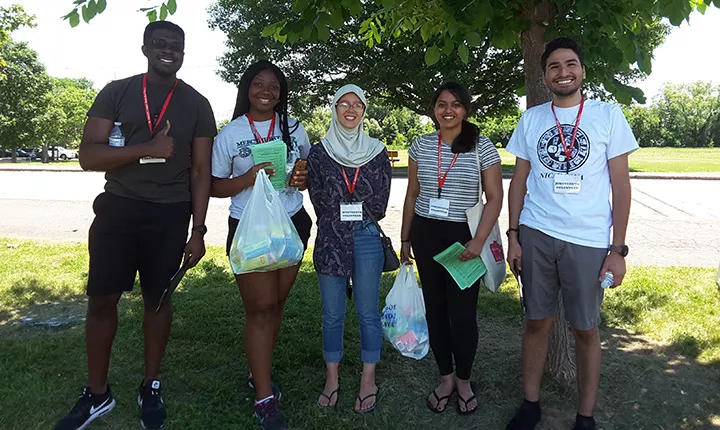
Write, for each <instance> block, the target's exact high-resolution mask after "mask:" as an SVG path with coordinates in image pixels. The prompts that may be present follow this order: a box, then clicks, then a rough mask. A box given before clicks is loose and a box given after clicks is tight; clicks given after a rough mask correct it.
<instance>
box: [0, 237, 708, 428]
mask: <svg viewBox="0 0 720 430" xmlns="http://www.w3.org/2000/svg"><path fill="white" fill-rule="evenodd" d="M9 244H12V246H8V245H9ZM16 245H17V246H16ZM307 255H310V253H308V254H307ZM87 262H88V258H87V255H86V246H85V245H82V244H81V245H74V244H40V243H34V242H26V241H16V240H8V239H0V369H2V372H0V381H2V383H1V384H0V399H2V401H0V428H2V429H48V428H51V427H52V426H53V425H54V422H55V421H56V420H57V419H59V418H60V417H61V416H62V415H63V414H64V413H66V412H67V411H68V410H69V409H70V407H71V406H72V405H73V404H74V402H75V400H76V396H77V394H78V392H79V391H78V390H79V388H80V387H81V386H82V384H84V383H85V380H86V366H85V352H84V351H85V346H84V334H83V325H82V324H75V325H71V326H69V327H61V328H44V327H33V326H29V325H25V324H22V323H20V321H19V319H20V318H21V317H26V316H29V315H35V316H36V318H44V317H48V316H50V315H55V316H57V315H65V316H68V315H69V316H75V315H82V313H83V311H84V305H85V298H84V296H83V288H84V284H85V281H86V276H87ZM713 277H714V271H713V270H712V269H690V268H655V267H632V268H630V273H629V275H628V277H627V278H626V284H625V285H623V286H622V287H621V288H619V289H615V290H611V291H609V292H608V293H607V294H606V301H605V305H604V308H603V325H602V328H601V333H602V339H603V349H604V361H603V373H602V379H601V389H600V392H599V398H598V409H597V413H596V418H597V419H598V421H599V424H600V428H603V429H606V430H608V429H623V430H626V429H700V428H713V427H715V426H720V393H719V392H718V390H717V387H718V383H720V376H719V375H720V310H719V309H720V293H719V292H718V290H717V288H716V287H715V285H714V283H713ZM392 281H393V278H392V276H391V275H384V277H383V297H384V295H385V294H386V293H387V291H388V290H389V288H390V287H391V284H392ZM53 303H56V304H53ZM478 307H479V314H478V315H479V318H478V319H479V321H478V323H479V327H480V344H479V348H478V354H477V358H476V361H475V369H474V376H473V377H474V379H475V380H476V381H477V395H478V398H479V399H480V409H479V411H478V412H477V413H476V414H475V415H473V416H470V417H460V416H458V415H457V413H456V412H455V411H454V404H455V401H453V402H451V404H450V405H451V406H452V407H453V408H451V409H449V410H448V411H447V412H446V413H444V414H440V415H436V414H433V413H431V412H430V411H428V410H427V409H426V407H425V397H426V396H427V394H428V393H429V392H430V390H432V388H433V387H434V386H435V384H436V382H437V371H436V367H435V365H434V360H433V359H432V356H431V355H430V356H428V357H426V358H425V359H423V360H420V361H414V360H411V359H406V358H403V357H401V356H400V355H399V354H397V353H395V352H394V350H392V349H390V348H389V347H388V345H387V343H385V345H384V351H383V360H382V362H381V363H380V365H379V367H378V375H377V377H378V385H379V387H380V397H379V403H378V410H377V411H376V412H375V413H373V414H368V415H358V414H355V413H354V412H353V411H352V406H353V404H354V397H355V394H356V392H357V389H358V385H359V371H360V368H361V363H360V360H359V332H358V325H357V319H356V318H355V316H354V310H353V306H352V304H348V314H349V317H348V320H347V324H346V327H347V330H346V342H345V352H346V356H345V359H344V361H343V364H342V366H341V367H340V372H341V384H342V390H341V394H340V406H339V408H337V409H335V410H320V409H318V408H317V407H316V406H315V401H316V399H317V395H318V393H319V390H320V389H321V388H322V386H323V376H324V375H323V368H324V365H323V361H322V353H321V337H320V323H321V321H320V299H319V294H318V286H317V280H316V277H315V274H314V272H313V270H312V264H311V262H310V260H309V258H307V259H306V260H305V262H304V263H303V267H302V270H301V273H300V275H299V277H298V280H297V282H296V285H295V287H294V288H293V290H292V293H291V296H290V298H289V300H288V305H287V309H286V315H285V320H284V325H283V329H282V333H281V335H280V341H279V344H278V347H277V349H276V351H275V370H274V372H275V373H274V379H275V381H276V382H277V383H278V385H279V386H280V388H281V390H282V391H283V399H282V400H281V402H280V403H281V407H282V410H283V411H284V413H285V414H286V416H287V417H288V419H289V421H290V423H291V425H292V426H293V428H295V429H367V428H370V429H408V428H413V429H439V428H444V429H467V428H472V429H500V428H503V427H504V425H505V423H506V421H507V420H508V419H509V417H510V416H511V415H512V414H513V411H514V409H515V407H516V406H517V405H518V403H519V401H520V400H521V398H522V391H521V385H520V336H521V327H522V316H521V314H520V310H519V304H518V300H517V294H516V285H515V283H514V281H511V280H508V282H506V284H505V285H504V286H503V287H502V289H501V290H500V291H499V292H498V293H496V294H491V293H489V292H487V291H485V290H483V291H482V293H481V296H480V300H479V304H478ZM242 309H243V308H242V303H241V299H240V294H239V293H238V291H237V287H236V286H235V284H234V281H233V278H232V275H231V273H230V271H229V268H228V263H227V260H226V259H225V257H224V255H223V252H222V249H220V248H217V247H215V248H211V249H210V250H209V254H208V256H207V257H206V258H205V259H204V260H203V262H202V263H201V264H200V265H199V266H198V267H197V268H195V269H193V270H192V271H191V272H190V273H188V275H187V277H186V279H185V280H184V281H183V284H182V285H181V286H180V289H179V290H178V291H177V293H176V295H175V324H174V326H173V333H172V336H171V341H170V344H169V346H168V349H167V355H166V358H165V362H164V369H163V381H164V383H165V401H166V402H167V404H168V412H169V418H168V422H167V424H166V428H168V429H226V428H235V429H252V428H258V426H257V423H256V421H255V419H254V418H253V417H252V408H251V399H252V396H253V393H252V392H251V391H250V390H249V388H248V387H247V384H246V376H247V362H246V357H245V353H244V345H243V329H244V313H243V310H242ZM141 318H142V302H141V298H140V295H139V294H138V292H137V291H136V292H134V293H132V294H128V295H126V297H124V298H123V300H122V301H121V305H120V310H119V319H120V328H119V330H118V334H117V337H116V340H115V345H114V349H113V359H112V362H111V370H110V381H111V383H112V384H113V391H114V392H115V396H116V400H117V401H118V405H117V407H116V409H115V410H114V411H113V412H112V413H111V414H110V415H108V416H107V417H104V418H102V419H100V420H98V421H96V422H95V423H93V425H92V426H91V427H90V428H93V429H136V428H139V426H138V411H137V406H136V404H135V402H134V400H135V396H136V391H135V390H136V388H137V385H138V384H139V382H140V379H141V377H142V374H143V360H142V325H141ZM576 402H577V396H576V392H575V388H574V387H571V388H569V389H566V388H562V387H560V386H558V385H556V384H555V383H553V382H551V381H546V382H545V384H544V387H543V422H542V424H541V425H540V426H539V427H538V428H539V429H562V428H566V429H567V428H570V427H571V425H572V421H573V419H574V415H575V409H574V408H575V406H574V405H575V404H576Z"/></svg>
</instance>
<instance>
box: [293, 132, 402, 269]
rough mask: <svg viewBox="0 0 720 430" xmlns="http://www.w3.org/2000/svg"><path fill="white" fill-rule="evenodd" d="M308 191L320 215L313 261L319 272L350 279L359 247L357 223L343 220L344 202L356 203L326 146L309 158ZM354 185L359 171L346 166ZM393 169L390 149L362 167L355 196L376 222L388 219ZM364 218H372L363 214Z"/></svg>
mask: <svg viewBox="0 0 720 430" xmlns="http://www.w3.org/2000/svg"><path fill="white" fill-rule="evenodd" d="M307 168H308V180H307V183H308V192H309V194H310V200H311V201H312V204H313V207H314V208H315V215H316V216H317V227H318V231H317V239H315V251H314V254H313V260H314V262H315V270H316V271H317V272H318V273H322V274H325V275H331V276H350V275H351V274H352V270H353V249H354V247H355V246H354V245H355V240H354V235H353V227H354V224H355V222H353V221H340V203H350V202H354V201H356V200H355V198H353V196H351V195H350V193H349V192H348V188H347V185H346V184H345V179H344V177H343V174H342V170H341V166H340V165H339V164H338V163H336V162H335V161H334V160H333V159H332V158H330V156H329V155H328V153H327V151H326V150H325V147H323V145H322V144H320V145H313V147H312V148H311V149H310V155H309V156H308V166H307ZM345 172H346V174H347V176H348V179H349V181H350V183H351V184H352V181H353V178H354V177H355V169H353V168H350V167H345ZM391 178H392V168H391V167H390V159H389V158H388V153H387V151H386V150H384V151H383V152H381V153H379V154H378V155H376V156H375V158H373V159H372V160H370V161H369V162H368V163H366V164H365V165H364V166H362V167H360V173H359V174H358V179H357V185H356V187H355V194H356V195H357V196H358V200H359V201H362V202H363V206H364V208H365V210H367V211H368V212H370V213H371V214H372V216H373V217H375V220H376V221H380V220H381V219H382V218H384V217H385V210H386V209H387V204H388V200H389V198H390V180H391ZM363 219H369V218H368V217H367V214H365V213H363Z"/></svg>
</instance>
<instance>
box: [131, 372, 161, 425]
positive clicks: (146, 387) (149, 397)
mask: <svg viewBox="0 0 720 430" xmlns="http://www.w3.org/2000/svg"><path fill="white" fill-rule="evenodd" d="M137 401H138V405H140V424H142V426H143V428H144V429H148V430H150V429H152V430H154V429H161V428H163V425H165V417H167V410H166V409H165V403H163V399H162V394H161V392H160V381H158V380H157V379H152V380H150V381H147V382H141V383H140V394H138V400H137Z"/></svg>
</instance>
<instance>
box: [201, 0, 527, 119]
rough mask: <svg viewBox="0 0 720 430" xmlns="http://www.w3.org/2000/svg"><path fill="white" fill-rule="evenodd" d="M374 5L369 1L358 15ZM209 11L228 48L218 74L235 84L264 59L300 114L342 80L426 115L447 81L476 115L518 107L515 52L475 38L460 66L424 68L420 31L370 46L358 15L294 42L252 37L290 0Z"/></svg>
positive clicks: (259, 0) (245, 0)
mask: <svg viewBox="0 0 720 430" xmlns="http://www.w3.org/2000/svg"><path fill="white" fill-rule="evenodd" d="M377 10H379V9H378V8H377V7H374V6H373V5H372V4H368V7H367V8H366V10H365V12H364V15H363V17H370V16H372V14H373V13H374V12H376V11H377ZM210 15H211V19H210V23H211V25H212V26H213V27H214V28H217V29H220V30H222V31H223V32H225V33H226V34H227V36H228V42H227V45H228V47H229V51H228V52H227V53H226V54H225V55H224V56H223V58H222V59H221V60H220V64H221V67H222V69H221V75H222V77H223V79H224V80H226V81H228V82H233V83H237V82H238V81H239V79H240V76H241V75H242V73H243V71H244V70H245V68H247V66H248V65H250V64H251V63H252V62H254V61H256V60H258V59H270V60H271V61H273V62H275V63H276V64H278V65H279V66H280V67H281V68H282V69H283V71H284V72H285V73H286V75H287V76H288V79H289V80H290V82H291V89H292V90H293V92H294V94H293V97H291V99H290V101H291V103H292V105H293V110H294V111H295V112H296V113H299V114H300V115H301V116H302V115H304V114H307V113H308V111H309V110H312V109H313V108H314V107H316V106H326V105H327V103H328V101H329V100H328V96H330V95H332V94H333V93H334V92H335V91H336V90H337V89H338V88H339V87H340V86H341V85H343V84H344V83H348V82H352V83H355V84H357V85H359V86H360V87H362V88H363V89H364V90H366V91H367V92H369V93H370V95H371V97H372V98H373V99H374V100H375V101H378V102H382V103H383V104H385V105H387V106H389V107H391V108H400V107H406V108H408V109H410V110H412V111H414V112H416V113H418V114H422V115H427V114H428V113H429V109H430V97H431V96H432V93H433V91H434V90H435V88H437V87H438V86H440V85H441V84H442V83H443V82H444V81H447V80H456V81H459V82H462V83H463V84H465V85H466V86H467V88H468V90H469V91H470V93H471V94H472V95H473V99H474V100H473V107H474V110H475V111H476V112H477V114H479V115H486V114H494V113H497V112H501V111H503V110H508V109H512V107H513V106H515V105H516V104H517V97H516V95H515V88H516V87H517V86H518V85H519V84H520V83H521V82H522V68H521V65H520V59H521V55H520V52H519V51H518V50H517V49H515V50H506V51H501V50H497V49H494V48H492V47H491V46H490V45H489V44H487V43H481V44H479V45H478V46H476V47H473V49H472V50H471V51H470V52H469V54H468V61H467V62H466V63H463V62H462V61H461V60H460V59H459V58H458V57H445V58H443V59H441V60H440V61H438V62H437V63H435V64H434V65H432V66H426V65H425V61H424V42H423V40H422V38H421V37H420V35H419V34H406V35H404V36H402V37H398V38H388V39H384V40H382V41H381V42H380V43H377V44H375V45H374V46H373V47H369V46H367V45H366V44H365V43H364V42H363V41H362V40H361V39H360V37H359V36H358V33H359V32H360V29H361V22H360V21H359V20H352V21H351V22H349V23H348V24H347V25H345V26H343V27H341V28H340V29H337V30H335V29H328V34H327V35H326V36H327V37H323V40H319V39H318V40H308V41H304V40H302V41H301V40H298V41H296V43H295V44H294V45H289V44H286V43H282V40H274V39H272V38H269V37H258V36H259V35H260V34H262V33H263V31H264V30H265V29H266V28H268V27H269V26H271V25H272V24H273V23H275V22H277V21H278V20H281V19H283V17H285V16H288V15H292V4H291V2H290V1H274V0H220V1H218V2H217V3H216V4H215V5H214V6H213V7H212V8H211V10H210Z"/></svg>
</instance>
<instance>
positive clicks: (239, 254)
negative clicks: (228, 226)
mask: <svg viewBox="0 0 720 430" xmlns="http://www.w3.org/2000/svg"><path fill="white" fill-rule="evenodd" d="M302 254H303V243H302V241H301V240H300V236H298V233H297V231H296V230H295V226H294V225H293V223H292V220H291V219H290V216H289V215H288V213H287V211H286V210H285V206H284V205H283V203H282V202H281V201H280V196H279V195H278V192H277V191H275V189H274V188H273V186H272V183H270V179H269V178H268V177H267V174H265V170H260V171H259V172H258V174H257V176H256V178H255V185H253V188H252V192H251V194H250V199H249V200H248V202H247V205H246V206H245V209H244V210H243V213H242V216H241V217H240V221H239V222H238V226H237V230H236V231H235V236H234V237H233V241H232V246H231V247H230V266H231V267H232V270H233V272H234V273H235V274H238V275H240V274H243V273H250V272H270V271H272V270H277V269H282V268H284V267H290V266H294V265H296V264H298V263H299V262H300V260H301V259H302Z"/></svg>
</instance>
